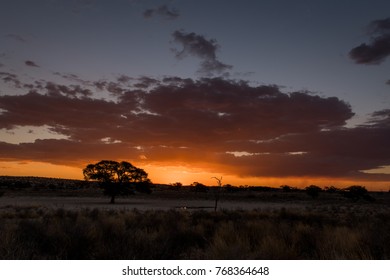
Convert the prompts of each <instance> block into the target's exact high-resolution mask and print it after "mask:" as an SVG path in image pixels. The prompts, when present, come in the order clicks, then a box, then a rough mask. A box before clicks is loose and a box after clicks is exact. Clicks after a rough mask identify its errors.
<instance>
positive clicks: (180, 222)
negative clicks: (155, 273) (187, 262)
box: [0, 178, 390, 260]
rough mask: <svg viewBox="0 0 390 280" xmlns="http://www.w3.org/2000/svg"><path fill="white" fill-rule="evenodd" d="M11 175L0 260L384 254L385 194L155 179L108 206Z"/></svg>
mask: <svg viewBox="0 0 390 280" xmlns="http://www.w3.org/2000/svg"><path fill="white" fill-rule="evenodd" d="M8 179H9V178H8ZM53 180H54V179H53ZM12 182H13V183H12ZM12 182H10V181H8V183H7V186H6V184H5V183H4V180H3V183H2V186H1V193H0V194H1V195H2V196H1V197H0V221H1V223H0V258H1V259H61V260H64V259H157V260H161V259H299V260H305V259H320V260H321V259H326V260H331V259H368V260H369V259H375V260H378V259H389V257H390V223H389V221H390V211H389V210H390V204H389V202H390V193H389V192H368V193H365V194H364V195H362V196H361V197H353V196H351V193H346V191H341V190H336V189H329V188H328V189H321V191H319V192H318V193H317V194H316V195H313V194H312V193H310V191H309V190H296V189H286V188H279V189H271V188H264V187H263V188H246V189H234V188H225V189H224V188H222V189H216V188H214V189H212V188H210V189H202V190H199V189H198V190H196V188H194V187H169V186H165V187H163V186H155V187H154V188H153V191H152V193H151V194H146V193H138V192H136V193H135V195H131V196H129V197H123V198H120V199H118V201H117V203H116V204H115V205H111V204H110V203H109V199H108V198H107V197H106V196H103V195H102V194H101V191H100V190H97V189H95V188H94V187H93V186H92V187H91V186H85V185H84V186H83V185H82V184H81V185H79V186H78V185H77V184H76V182H74V181H69V182H65V181H60V182H59V184H57V185H55V184H54V183H53V182H54V181H51V182H49V183H46V185H44V184H42V183H35V184H32V183H31V182H30V183H29V184H27V183H26V182H25V183H24V185H23V184H21V183H20V181H18V182H19V184H18V183H15V181H12ZM56 182H57V183H58V181H56ZM48 184H52V185H51V187H48ZM74 184H76V185H74ZM217 190H218V193H217ZM217 194H218V207H217V210H216V211H214V206H215V199H216V195H217ZM29 198H30V201H31V202H30V203H27V202H28V201H29ZM61 198H62V199H63V201H64V202H63V203H62V204H61V203H58V201H61ZM83 199H84V200H83ZM26 201H27V202H26ZM39 201H41V203H40V202H39ZM48 201H56V203H53V202H51V203H49V202H48ZM83 201H89V202H91V201H94V203H90V204H83ZM72 203H73V204H72ZM77 203H79V204H77ZM156 205H157V206H158V205H160V207H157V206H156ZM161 205H164V207H162V206H161ZM240 205H241V207H240ZM76 206H77V207H76ZM155 206H156V207H155Z"/></svg>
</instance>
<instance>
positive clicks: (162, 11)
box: [144, 5, 180, 20]
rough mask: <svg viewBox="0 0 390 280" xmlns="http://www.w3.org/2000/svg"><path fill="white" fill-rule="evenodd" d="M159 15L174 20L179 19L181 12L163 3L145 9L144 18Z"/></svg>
mask: <svg viewBox="0 0 390 280" xmlns="http://www.w3.org/2000/svg"><path fill="white" fill-rule="evenodd" d="M155 16H159V17H161V18H163V19H167V20H174V19H177V18H178V17H179V16H180V14H179V11H178V10H176V9H175V8H169V7H168V6H167V5H161V6H158V7H157V8H153V9H147V10H145V11H144V18H152V17H155Z"/></svg>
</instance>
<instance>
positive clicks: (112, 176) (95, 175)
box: [83, 160, 151, 203]
mask: <svg viewBox="0 0 390 280" xmlns="http://www.w3.org/2000/svg"><path fill="white" fill-rule="evenodd" d="M83 174H84V178H85V180H94V181H98V182H100V183H101V187H102V188H103V189H104V194H105V195H108V196H110V197H111V203H115V197H116V196H118V195H128V194H132V193H133V192H134V188H135V189H136V190H137V191H141V192H148V193H150V183H151V182H150V180H149V179H148V174H147V173H146V172H145V171H144V170H143V169H141V168H137V167H135V166H134V165H132V164H131V163H129V162H126V161H122V162H116V161H112V160H102V161H99V162H98V163H96V164H88V165H87V167H86V168H84V169H83Z"/></svg>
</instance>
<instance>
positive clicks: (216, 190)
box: [211, 177, 222, 212]
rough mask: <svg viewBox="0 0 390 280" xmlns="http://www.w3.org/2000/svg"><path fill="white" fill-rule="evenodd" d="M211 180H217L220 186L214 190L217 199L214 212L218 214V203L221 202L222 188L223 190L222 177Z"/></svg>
mask: <svg viewBox="0 0 390 280" xmlns="http://www.w3.org/2000/svg"><path fill="white" fill-rule="evenodd" d="M211 179H215V180H217V183H218V186H217V187H216V189H215V190H214V197H215V204H214V212H217V207H218V201H219V197H220V192H221V188H222V177H221V178H217V177H211Z"/></svg>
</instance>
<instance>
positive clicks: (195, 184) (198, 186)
mask: <svg viewBox="0 0 390 280" xmlns="http://www.w3.org/2000/svg"><path fill="white" fill-rule="evenodd" d="M191 187H193V188H194V189H195V192H207V191H208V190H209V188H208V187H207V186H205V185H203V184H202V183H199V182H193V183H192V184H191Z"/></svg>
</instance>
